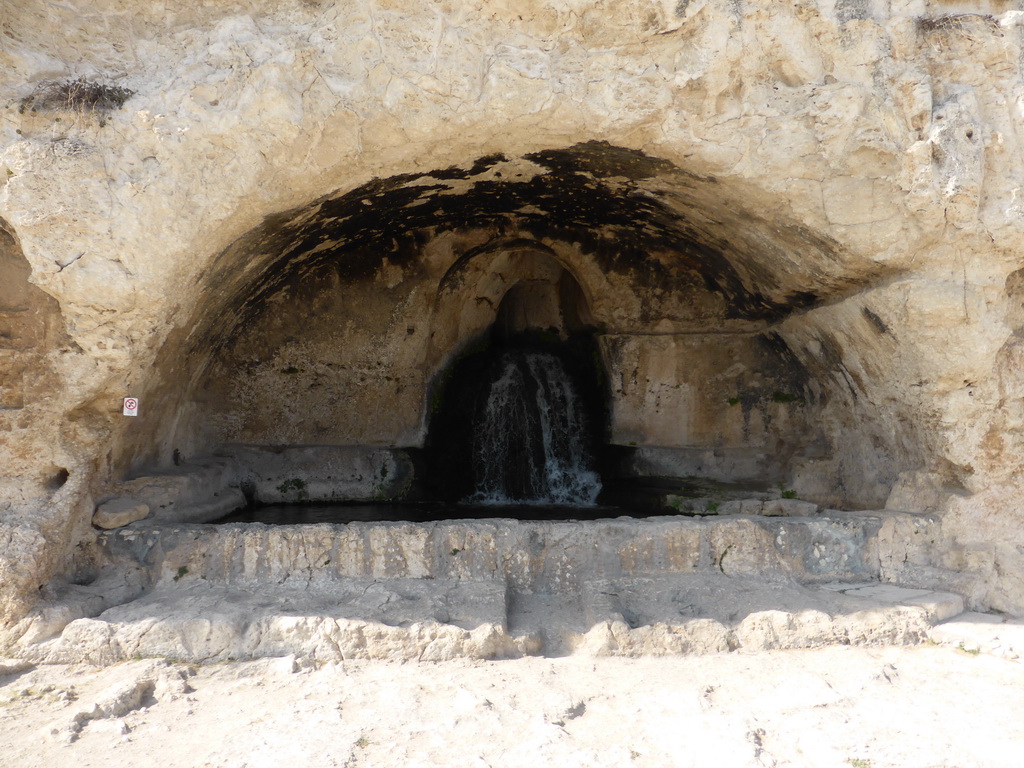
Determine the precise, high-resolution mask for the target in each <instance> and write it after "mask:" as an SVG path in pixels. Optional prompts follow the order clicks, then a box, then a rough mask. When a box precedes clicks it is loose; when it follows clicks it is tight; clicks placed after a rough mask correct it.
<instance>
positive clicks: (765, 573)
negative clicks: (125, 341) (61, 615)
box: [99, 512, 931, 593]
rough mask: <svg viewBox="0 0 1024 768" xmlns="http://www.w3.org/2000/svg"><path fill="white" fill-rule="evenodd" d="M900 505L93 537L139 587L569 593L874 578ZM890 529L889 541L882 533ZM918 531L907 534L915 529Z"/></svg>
mask: <svg viewBox="0 0 1024 768" xmlns="http://www.w3.org/2000/svg"><path fill="white" fill-rule="evenodd" d="M929 524H931V523H930V522H929V520H928V519H925V518H921V517H919V516H912V515H907V514H905V513H899V512H869V513H861V514H851V513H836V514H835V515H831V516H828V515H815V516H812V517H763V516H751V515H735V516H727V517H704V518H700V517H697V518H694V517H676V516H670V517H654V518H645V519H637V518H616V519H609V520H594V521H588V522H584V523H580V522H573V521H520V520H506V519H498V520H443V521H436V522H428V523H386V522H376V523H363V522H359V523H348V524H344V525H340V524H339V525H331V524H319V525H305V526H298V525H281V526H267V525H261V524H257V523H248V524H231V525H182V524H176V525H162V526H161V525H152V524H149V525H147V524H146V523H145V521H142V522H139V523H134V524H132V525H130V526H128V527H126V528H121V529H117V530H114V531H109V532H106V533H103V534H101V535H100V537H99V542H100V546H101V547H102V548H103V551H104V552H105V554H106V556H107V557H108V558H109V559H110V561H112V562H111V566H112V567H115V568H116V567H117V566H118V565H120V566H121V567H122V568H124V569H132V568H140V567H141V569H142V572H143V573H144V575H145V579H144V581H145V584H144V585H143V586H144V587H146V588H148V587H149V586H152V585H153V584H155V583H157V582H159V581H161V580H165V579H168V578H173V577H174V576H175V575H177V574H180V573H189V574H192V575H193V576H198V577H201V578H204V579H206V580H208V581H211V582H213V583H217V584H223V585H225V586H235V587H242V588H255V587H256V586H257V585H261V584H267V585H271V586H275V585H279V584H282V583H287V582H289V581H293V580H294V581H298V582H300V583H312V582H316V581H318V580H324V579H326V580H331V579H336V578H343V577H344V578H377V579H394V578H424V577H432V578H436V579H471V580H488V579H492V578H495V577H496V575H497V576H500V577H502V578H504V579H506V580H507V581H508V582H509V584H510V586H511V587H512V588H513V589H515V590H517V591H519V592H523V593H532V592H538V593H542V592H550V593H558V592H564V591H568V592H572V591H575V590H577V589H578V588H579V586H580V585H581V584H582V583H584V582H586V581H590V580H593V579H602V578H619V577H633V576H657V575H659V574H682V573H707V574H719V575H726V576H740V577H750V578H759V579H763V580H767V581H783V582H784V581H788V580H795V581H797V582H800V583H804V584H812V583H827V582H833V581H842V582H853V581H866V580H878V579H880V578H883V577H884V574H883V566H882V563H883V561H884V559H885V557H886V552H887V547H890V546H891V540H892V533H891V532H892V530H894V529H895V528H896V527H898V526H900V525H903V526H917V527H920V526H927V525H929ZM886 530H887V531H889V538H885V537H883V536H882V534H881V532H882V531H886ZM915 530H916V529H915Z"/></svg>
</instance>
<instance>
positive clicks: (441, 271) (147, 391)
mask: <svg viewBox="0 0 1024 768" xmlns="http://www.w3.org/2000/svg"><path fill="white" fill-rule="evenodd" d="M989 5H990V4H986V3H978V4H975V5H972V7H971V8H969V9H966V10H965V11H964V12H956V13H951V12H950V10H949V8H947V6H946V5H945V4H943V3H930V2H923V1H922V2H914V3H910V2H905V3H904V2H901V3H897V2H893V3H890V4H874V5H870V6H869V5H868V4H862V3H830V2H820V3H819V2H814V1H813V0H807V1H806V2H799V3H775V2H768V1H767V0H763V1H755V0H744V1H743V2H738V3H737V2H732V0H707V1H706V2H704V1H702V2H689V3H660V2H650V1H648V0H630V1H628V2H620V3H615V4H613V5H611V6H608V5H605V4H593V3H587V2H562V3H554V4H552V3H544V4H531V3H525V4H524V3H518V4H516V7H515V8H514V9H511V8H507V7H505V6H504V5H501V4H496V3H484V4H482V5H480V6H474V7H472V8H470V7H464V6H463V5H460V4H454V5H453V4H444V3H442V4H440V5H434V6H430V7H425V6H423V5H422V4H419V3H411V2H409V3H403V2H398V3H377V2H369V1H367V2H357V3H332V2H319V3H307V2H298V1H297V0H295V1H294V2H292V1H287V2H262V1H260V0H257V2H246V3H234V2H227V3H221V4H218V5H217V6H216V8H213V7H207V6H201V5H185V6H182V7H176V8H174V9H170V10H169V9H168V8H167V7H166V4H164V3H156V2H141V3H133V4H131V5H130V6H126V5H125V4H123V3H114V2H109V1H107V0H104V1H103V2H88V3H86V2H69V3H65V4H63V5H60V6H54V5H52V4H49V3H44V2H42V1H41V0H28V1H27V2H19V3H16V4H7V5H6V6H5V7H4V8H3V9H2V10H0V30H2V33H0V34H2V37H0V40H2V41H3V42H2V45H0V366H2V368H0V430H2V431H3V435H4V439H3V442H2V447H0V463H2V466H3V467H4V469H3V470H2V472H3V476H2V477H0V493H2V496H0V537H3V538H2V540H6V541H10V542H11V544H10V546H8V547H6V548H5V549H4V550H3V552H2V554H0V572H2V573H5V574H6V573H8V572H10V573H11V574H12V578H10V579H7V578H5V579H3V587H2V590H3V591H2V593H0V600H2V603H0V610H2V612H3V616H4V617H5V619H4V620H5V622H7V623H12V622H14V621H16V620H17V619H19V618H20V617H21V616H23V615H24V614H25V612H26V611H28V610H29V609H30V607H31V605H32V604H33V603H34V602H35V601H36V600H37V599H38V596H39V595H40V594H41V592H40V587H42V586H44V585H47V584H57V585H59V583H60V582H61V580H62V579H70V580H72V581H82V580H88V578H89V577H91V575H94V574H91V571H92V570H94V569H95V560H94V559H93V558H92V556H91V554H90V551H91V550H90V546H91V541H92V538H93V537H94V535H95V534H94V532H93V529H92V527H91V525H90V523H91V521H92V519H93V514H94V512H95V509H96V506H97V504H101V503H103V502H104V500H105V499H107V498H108V497H109V496H110V495H111V494H112V493H113V492H114V491H115V489H116V488H117V486H118V484H119V483H122V482H124V481H125V480H126V479H128V478H129V476H130V475H132V474H133V473H140V472H143V471H145V472H147V473H149V474H148V475H147V476H148V477H152V476H154V475H153V474H152V473H153V472H154V471H166V472H168V473H170V474H173V469H174V467H175V466H178V465H180V462H182V461H186V462H187V461H188V460H189V459H193V458H196V457H199V456H203V455H208V454H211V453H213V452H214V451H215V450H217V449H218V447H219V446H220V445H221V444H223V443H225V442H243V443H250V444H255V445H259V446H267V445H275V444H281V443H284V444H288V445H294V446H302V445H316V444H331V445H338V446H355V445H370V446H376V447H382V448H388V447H391V446H398V447H409V448H415V447H418V446H421V445H422V444H423V442H424V440H425V439H426V436H427V433H428V430H429V425H430V415H431V405H432V398H434V396H435V393H436V391H437V387H438V386H441V384H443V380H444V373H445V371H446V370H448V366H449V365H450V364H451V362H452V361H453V359H455V358H456V357H457V356H458V355H459V354H460V353H461V352H462V351H463V350H464V349H466V348H468V347H469V346H470V345H472V344H473V343H474V342H475V341H478V340H479V338H480V337H481V335H482V334H485V333H486V331H487V329H488V328H489V327H491V325H492V324H493V323H494V322H495V321H496V320H497V318H498V314H499V308H500V304H501V302H502V300H503V298H504V297H505V296H506V295H508V294H509V292H510V291H511V290H512V289H514V288H515V287H516V286H517V285H520V286H521V285H533V286H539V287H538V288H537V290H536V291H535V292H534V293H533V294H531V295H533V296H535V297H538V296H548V297H549V299H548V300H547V301H548V303H547V304H545V305H544V307H545V308H544V309H543V311H541V310H540V309H538V310H536V318H546V320H545V322H547V319H554V320H555V321H559V322H561V326H560V327H559V328H556V330H560V332H563V333H564V334H571V333H575V332H583V331H584V330H586V331H587V332H588V333H589V334H590V335H591V338H592V339H593V340H594V343H595V344H596V346H597V348H598V350H599V356H600V359H601V366H602V368H603V370H604V372H605V374H606V377H605V383H606V384H607V387H608V401H609V402H608V405H609V413H610V416H609V433H610V440H611V442H612V444H613V445H616V446H619V447H621V448H624V449H628V448H635V449H636V452H637V455H638V456H639V457H640V459H638V461H639V464H637V466H640V465H643V464H645V463H646V465H647V466H651V467H655V468H656V467H674V468H675V470H674V471H677V472H680V473H684V472H692V473H694V474H703V475H706V476H711V477H718V478H738V477H751V476H764V478H765V479H767V480H769V481H771V482H773V483H774V482H780V483H783V484H784V486H785V487H786V488H792V489H793V490H794V491H796V492H798V493H799V495H800V497H801V498H803V499H807V500H809V501H810V502H812V503H815V504H821V505H827V506H843V507H860V508H880V507H883V506H885V505H886V502H887V500H889V506H890V508H894V509H902V510H906V511H916V512H925V511H929V510H931V511H934V512H936V513H938V514H939V515H940V516H941V523H940V525H939V527H938V529H937V530H936V531H935V532H933V534H929V535H930V536H931V537H932V538H931V541H932V545H931V546H932V553H931V554H929V555H928V557H927V558H924V559H926V560H928V564H927V565H928V567H931V568H934V571H933V572H932V573H933V577H934V579H935V580H936V582H938V581H940V580H941V579H946V583H947V586H948V585H949V584H952V583H953V581H955V577H954V576H951V574H962V575H964V579H965V581H966V582H969V583H970V584H971V585H974V586H971V587H970V590H971V591H970V594H969V598H970V600H971V601H972V604H974V605H975V606H976V607H995V608H999V609H1000V610H1005V611H1009V612H1013V613H1020V612H1024V591H1022V585H1021V581H1020V577H1019V574H1020V573H1021V572H1024V569H1022V568H1020V567H1019V566H1020V565H1021V559H1022V555H1021V553H1020V548H1021V534H1020V531H1021V530H1024V525H1022V521H1021V511H1020V508H1019V503H1018V500H1019V498H1020V493H1021V490H1022V481H1021V475H1020V467H1021V466H1024V448H1022V445H1021V441H1020V439H1019V437H1018V435H1019V433H1020V425H1021V423H1022V422H1024V410H1022V407H1024V406H1022V403H1024V399H1022V397H1021V391H1020V390H1021V382H1022V377H1021V375H1020V365H1019V361H1018V356H1019V355H1018V353H1019V351H1020V342H1019V336H1020V331H1021V329H1022V328H1024V316H1022V312H1021V303H1022V298H1024V297H1022V289H1021V278H1020V275H1021V270H1022V263H1021V258H1020V253H1022V252H1024V243H1022V241H1021V238H1022V234H1021V233H1022V232H1024V227H1022V226H1021V217H1022V216H1024V209H1022V207H1021V205H1020V202H1019V199H1018V198H1019V196H1020V195H1019V190H1020V188H1021V187H1022V180H1024V165H1022V162H1024V161H1022V159H1021V158H1022V157H1024V153H1022V152H1021V148H1020V146H1019V138H1018V131H1017V124H1018V122H1019V120H1020V115H1019V114H1018V109H1017V106H1016V105H1017V103H1018V101H1019V96H1020V95H1021V93H1022V73H1021V69H1020V67H1021V65H1020V62H1021V55H1020V53H1021V48H1022V31H1021V30H1022V23H1024V17H1022V16H1021V12H1020V11H1017V10H1012V9H1011V10H1007V9H1006V8H1005V7H1004V6H1003V4H994V3H993V4H991V5H992V7H989ZM996 5H998V7H996ZM79 83H85V84H89V83H91V84H93V86H94V87H93V86H90V87H86V86H83V85H75V84H79ZM97 84H98V85H97ZM545 286H546V287H545ZM556 298H557V301H556ZM531 301H532V300H531ZM524 306H533V304H530V303H529V302H528V303H527V305H524ZM538 322H539V320H538ZM556 325H557V323H556ZM127 396H132V397H139V398H140V399H141V408H140V415H139V416H138V417H135V418H128V417H123V416H121V401H122V398H124V397H127ZM374 468H375V469H378V470H379V467H378V466H376V465H374ZM652 471H654V470H653V469H652ZM377 480H378V482H379V481H380V480H382V478H379V477H378V479H377ZM128 482H130V479H129V480H128ZM282 482H284V481H282ZM368 482H369V481H368ZM221 502H223V500H218V503H221ZM151 511H152V508H151ZM904 533H906V534H907V535H908V536H910V535H912V531H911V529H909V528H907V529H904ZM907 546H908V547H909V548H910V549H915V545H914V544H913V541H909V542H908V543H907ZM915 551H916V549H915ZM933 554H934V557H933V556H932V555H933ZM911 560H912V558H911ZM911 565H916V563H914V562H912V561H911ZM921 565H924V563H922V564H921ZM919 571H920V569H919ZM950 579H953V581H950ZM958 588H959V587H958Z"/></svg>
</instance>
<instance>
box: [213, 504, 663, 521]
mask: <svg viewBox="0 0 1024 768" xmlns="http://www.w3.org/2000/svg"><path fill="white" fill-rule="evenodd" d="M663 514H678V513H676V512H674V511H673V510H670V509H664V510H662V509H649V508H648V509H646V510H645V509H630V508H626V507H618V506H591V507H572V506H559V505H526V504H515V505H509V506H500V505H491V504H486V505H480V504H439V503H419V504H361V503H360V504H270V505H267V506H264V507H253V508H251V509H244V510H240V511H238V512H233V513H231V514H230V515H227V516H225V517H222V518H220V519H219V520H215V521H214V524H220V523H265V524H267V525H304V524H305V525H308V524H310V523H353V522H389V521H393V522H409V523H425V522H429V521H432V520H467V519H473V520H493V519H496V518H506V519H507V518H514V519H517V520H602V519H607V518H615V517H623V516H628V517H656V516H659V515H663Z"/></svg>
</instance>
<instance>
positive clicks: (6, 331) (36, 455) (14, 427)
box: [0, 219, 69, 511]
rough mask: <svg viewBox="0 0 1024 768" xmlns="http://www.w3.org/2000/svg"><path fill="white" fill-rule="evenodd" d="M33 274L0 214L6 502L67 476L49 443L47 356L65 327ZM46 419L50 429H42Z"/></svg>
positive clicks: (53, 384) (54, 416) (52, 397)
mask: <svg viewBox="0 0 1024 768" xmlns="http://www.w3.org/2000/svg"><path fill="white" fill-rule="evenodd" d="M31 273H32V269H31V267H30V266H29V263H28V261H27V260H26V258H25V256H24V255H23V254H22V252H21V247H20V245H19V244H18V240H17V237H16V236H15V233H14V229H13V227H11V226H10V225H9V224H8V223H7V222H6V221H4V220H3V219H0V432H2V433H3V435H4V438H3V440H4V443H5V444H6V446H7V447H8V448H11V449H12V450H10V452H9V453H8V454H7V455H8V459H7V462H6V465H5V466H4V468H3V469H2V470H0V488H4V487H7V485H8V484H7V483H6V482H4V481H5V480H7V481H10V482H9V486H10V488H12V489H14V488H17V489H18V491H17V492H13V491H12V492H11V493H0V499H4V500H7V502H8V503H11V501H12V500H14V499H19V500H22V497H24V496H28V497H29V498H26V499H23V500H24V501H25V502H30V501H31V499H32V496H33V494H36V495H37V496H38V497H39V498H47V497H48V496H49V495H50V494H52V493H53V492H54V491H56V490H58V489H59V488H61V487H62V486H63V485H64V483H65V482H66V481H67V479H68V476H69V470H68V468H67V467H66V466H65V464H67V461H66V460H65V459H64V457H63V456H62V455H61V454H62V451H61V450H60V448H59V447H58V446H55V445H54V444H53V442H52V441H53V437H54V434H53V433H54V432H57V430H56V429H55V427H56V422H57V421H58V418H59V413H54V409H53V408H52V403H53V402H54V401H56V400H57V399H58V398H59V396H60V390H61V382H60V380H59V378H58V376H57V374H56V372H55V371H54V370H53V367H52V365H51V361H50V360H49V359H48V355H49V354H50V353H51V352H52V351H53V350H54V349H56V348H57V346H58V345H59V343H60V341H61V340H62V339H63V338H64V328H63V323H62V322H61V315H60V307H59V306H58V304H57V301H56V300H55V299H53V297H51V296H49V295H48V294H47V293H45V292H44V291H42V290H41V289H40V288H38V287H36V286H35V285H32V284H31V283H30V282H29V278H30V277H31ZM47 423H49V424H50V425H51V427H54V429H53V431H52V432H46V430H45V429H44V425H46V424H47ZM2 476H6V477H2ZM23 480H28V481H29V485H26V484H24V483H23V482H22V481H23ZM0 511H3V509H2V504H0Z"/></svg>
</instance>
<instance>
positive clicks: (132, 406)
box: [123, 397, 139, 416]
mask: <svg viewBox="0 0 1024 768" xmlns="http://www.w3.org/2000/svg"><path fill="white" fill-rule="evenodd" d="M123 413H124V415H125V416H138V415H139V400H138V398H136V397H126V398H125V399H124V411H123Z"/></svg>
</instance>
